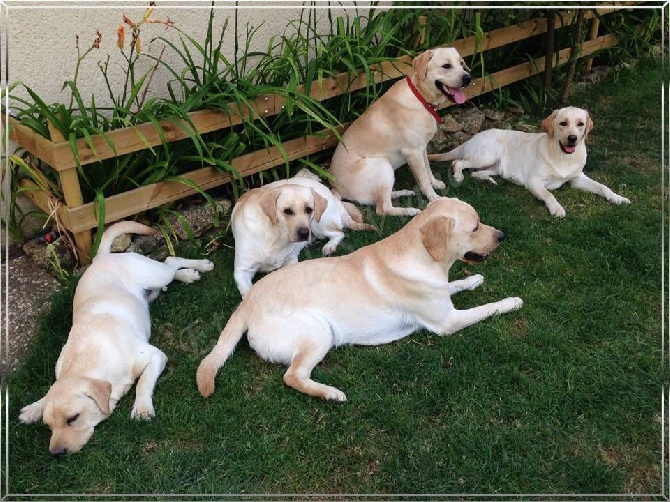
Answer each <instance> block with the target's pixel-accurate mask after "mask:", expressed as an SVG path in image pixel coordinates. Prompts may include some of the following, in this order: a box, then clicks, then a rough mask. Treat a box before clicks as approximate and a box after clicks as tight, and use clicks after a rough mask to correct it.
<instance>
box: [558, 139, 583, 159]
mask: <svg viewBox="0 0 670 502" xmlns="http://www.w3.org/2000/svg"><path fill="white" fill-rule="evenodd" d="M578 139H579V138H578V137H577V135H576V134H571V135H570V136H568V142H567V143H566V144H565V145H564V144H563V143H561V142H559V143H558V144H559V145H560V147H561V150H563V153H567V154H568V155H570V154H571V153H574V152H575V150H576V148H577V147H576V145H577V140H578Z"/></svg>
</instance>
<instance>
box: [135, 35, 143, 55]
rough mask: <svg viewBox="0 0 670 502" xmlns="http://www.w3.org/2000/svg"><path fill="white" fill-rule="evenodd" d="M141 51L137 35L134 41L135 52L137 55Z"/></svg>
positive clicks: (140, 43)
mask: <svg viewBox="0 0 670 502" xmlns="http://www.w3.org/2000/svg"><path fill="white" fill-rule="evenodd" d="M141 50H142V41H141V40H140V37H139V35H138V36H137V38H136V39H135V52H137V53H138V54H139V53H140V51H141Z"/></svg>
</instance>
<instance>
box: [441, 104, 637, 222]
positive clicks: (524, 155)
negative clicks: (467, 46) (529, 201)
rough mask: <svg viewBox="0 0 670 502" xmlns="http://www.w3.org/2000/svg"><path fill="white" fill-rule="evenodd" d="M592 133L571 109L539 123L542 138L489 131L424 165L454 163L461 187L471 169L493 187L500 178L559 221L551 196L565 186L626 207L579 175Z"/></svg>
mask: <svg viewBox="0 0 670 502" xmlns="http://www.w3.org/2000/svg"><path fill="white" fill-rule="evenodd" d="M592 128H593V122H592V121H591V117H590V116H589V114H588V112H587V111H586V110H582V109H581V108H575V107H572V106H570V107H566V108H561V109H560V110H555V111H554V112H553V113H552V114H551V115H550V116H549V117H547V118H546V119H544V120H543V121H542V130H543V131H544V132H540V133H527V132H522V131H511V130H505V129H488V130H486V131H482V132H480V133H477V134H475V135H474V136H473V137H472V138H470V139H469V140H468V141H466V142H465V143H463V144H462V145H461V146H459V147H456V148H454V149H453V150H451V151H450V152H447V153H440V154H433V155H429V156H428V159H429V160H436V161H448V160H453V161H454V162H453V164H452V169H453V175H454V180H455V181H457V182H461V181H463V171H464V170H465V169H472V170H473V171H472V176H473V177H474V178H479V179H483V180H487V181H490V182H491V183H493V184H495V183H496V182H495V180H494V179H493V178H491V176H501V177H502V178H504V179H507V180H509V181H512V182H514V183H516V184H518V185H523V186H525V187H526V188H527V189H528V190H530V192H531V193H532V194H533V195H535V196H536V197H537V198H538V199H540V200H541V201H543V202H544V203H545V205H546V206H547V209H549V212H550V213H551V214H552V215H554V216H556V217H558V218H563V217H564V216H565V209H563V207H562V206H561V205H560V204H559V203H558V201H557V200H556V198H555V197H554V195H553V194H552V193H551V192H550V190H555V189H557V188H559V187H560V186H562V185H563V184H565V183H570V184H571V185H572V186H573V187H575V188H579V189H580V190H585V191H587V192H591V193H595V194H597V195H600V196H601V197H605V198H606V199H607V200H608V201H610V202H614V203H615V204H629V203H630V201H629V200H628V199H626V198H625V197H622V196H621V195H618V194H616V193H614V192H613V191H612V190H610V189H609V188H608V187H606V186H605V185H603V184H602V183H598V182H597V181H594V180H592V179H591V178H589V177H588V176H586V174H584V172H583V170H584V166H585V164H586V138H587V136H588V134H589V132H590V131H591V129H592Z"/></svg>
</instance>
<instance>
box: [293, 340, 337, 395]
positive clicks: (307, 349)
mask: <svg viewBox="0 0 670 502" xmlns="http://www.w3.org/2000/svg"><path fill="white" fill-rule="evenodd" d="M329 349H330V347H329V346H324V345H317V344H304V345H303V346H302V347H301V349H300V350H299V351H298V353H297V354H296V355H295V357H293V361H291V365H290V366H289V367H288V370H286V373H285V374H284V383H286V385H288V386H289V387H293V388H294V389H295V390H297V391H299V392H302V393H304V394H309V395H310V396H314V397H320V398H322V399H327V400H330V401H346V400H347V396H346V395H345V394H344V392H342V391H341V390H339V389H336V388H335V387H331V386H329V385H324V384H322V383H319V382H315V381H314V380H312V379H311V378H310V377H311V374H312V370H313V369H314V367H315V366H316V365H317V364H319V362H320V361H321V360H322V359H323V358H324V357H325V356H326V354H327V353H328V350H329Z"/></svg>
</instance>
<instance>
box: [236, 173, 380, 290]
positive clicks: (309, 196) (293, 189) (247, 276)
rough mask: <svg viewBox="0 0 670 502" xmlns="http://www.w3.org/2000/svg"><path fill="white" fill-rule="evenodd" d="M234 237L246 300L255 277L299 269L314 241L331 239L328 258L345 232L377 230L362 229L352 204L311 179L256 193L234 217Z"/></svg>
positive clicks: (276, 184) (285, 182) (239, 282)
mask: <svg viewBox="0 0 670 502" xmlns="http://www.w3.org/2000/svg"><path fill="white" fill-rule="evenodd" d="M231 225H232V231H233V236H234V237H235V265H234V272H233V275H234V278H235V283H236V284H237V288H238V289H239V290H240V294H241V295H242V296H244V295H246V294H247V292H248V291H249V289H250V288H251V284H252V279H253V277H254V275H256V272H258V271H261V272H270V271H272V270H276V269H278V268H281V267H283V266H285V265H289V264H292V263H296V262H297V261H298V255H299V254H300V251H301V250H302V249H303V248H304V247H305V246H307V245H308V244H309V242H310V240H311V239H312V237H314V238H316V239H321V238H327V239H328V242H327V243H326V244H325V245H324V246H323V254H324V255H329V254H332V253H333V252H335V250H336V249H337V246H338V244H339V243H340V241H342V239H343V238H344V231H343V229H344V228H350V229H354V230H375V227H374V226H372V225H368V224H367V223H363V221H362V216H361V213H360V211H358V209H357V208H356V207H355V206H353V204H348V203H343V202H342V201H341V200H339V199H337V198H336V197H334V196H333V194H332V193H331V192H330V190H328V188H327V187H326V186H325V185H323V184H322V183H320V182H319V181H317V180H314V179H312V178H309V177H307V176H306V175H301V176H294V177H293V178H289V179H287V180H279V181H275V182H273V183H270V184H268V185H265V186H264V187H261V188H254V189H251V190H249V191H248V192H247V193H245V194H244V195H243V196H242V197H240V199H239V200H238V202H237V204H235V207H234V208H233V213H232V215H231Z"/></svg>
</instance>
